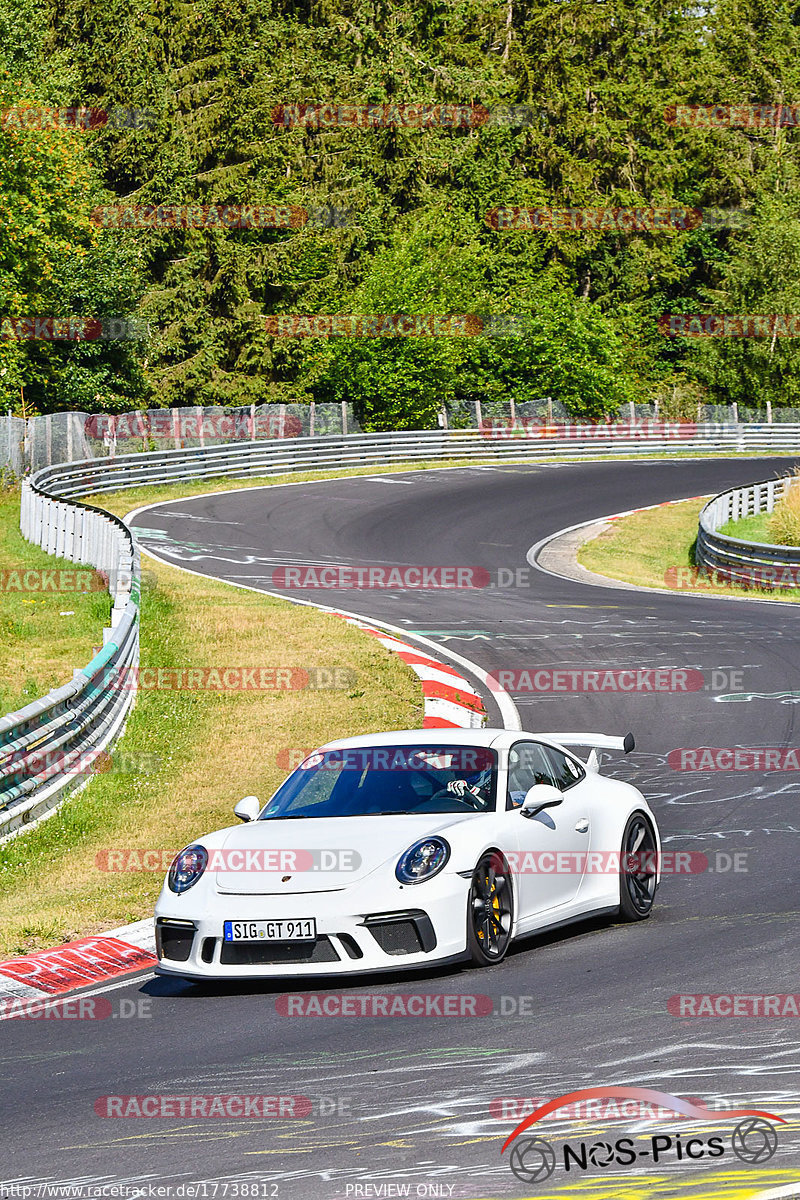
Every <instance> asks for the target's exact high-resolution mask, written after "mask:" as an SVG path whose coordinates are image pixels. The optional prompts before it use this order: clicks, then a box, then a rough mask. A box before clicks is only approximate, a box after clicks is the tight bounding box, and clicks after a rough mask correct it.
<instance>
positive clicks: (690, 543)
mask: <svg viewBox="0 0 800 1200" xmlns="http://www.w3.org/2000/svg"><path fill="white" fill-rule="evenodd" d="M705 503H706V501H705V499H702V500H686V501H683V502H682V503H680V504H670V505H665V506H660V507H658V508H652V509H647V510H645V511H644V512H638V513H632V514H631V515H630V516H628V517H620V518H619V520H617V521H615V522H614V523H613V525H612V526H611V528H610V529H609V530H607V531H606V532H604V533H601V534H600V535H599V536H598V537H596V538H592V540H591V541H589V542H585V543H584V545H583V546H582V547H581V548H580V550H579V551H578V562H579V563H580V564H581V565H582V566H584V567H586V568H587V570H589V571H596V572H597V574H598V575H607V576H608V577H609V578H611V579H620V580H622V581H623V582H624V583H634V584H637V585H638V586H639V587H657V588H668V589H670V590H673V591H676V592H679V593H680V594H682V595H697V596H746V597H749V598H750V599H754V598H755V599H759V600H765V599H768V600H791V601H797V600H800V589H797V588H792V589H789V590H786V591H783V590H781V591H780V592H779V593H776V592H772V591H766V590H764V589H761V588H740V587H730V586H728V585H726V584H722V583H719V584H715V583H714V582H713V581H712V580H710V579H704V578H702V577H698V576H697V572H696V569H695V565H694V549H695V543H696V541H697V522H698V518H699V516H700V510H701V508H702V507H703V505H704V504H705ZM737 524H743V522H738V523H737Z"/></svg>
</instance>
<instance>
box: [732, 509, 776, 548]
mask: <svg viewBox="0 0 800 1200" xmlns="http://www.w3.org/2000/svg"><path fill="white" fill-rule="evenodd" d="M771 520H772V513H757V514H756V515H755V516H754V517H742V518H741V519H740V520H739V521H726V523H725V524H724V525H722V526H721V527H720V528H719V530H718V532H719V533H722V534H725V535H726V536H727V537H734V538H741V539H742V540H743V541H745V542H766V543H767V544H769V545H775V541H774V535H773V533H772V530H771V529H770V522H771Z"/></svg>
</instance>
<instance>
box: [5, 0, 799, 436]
mask: <svg viewBox="0 0 800 1200" xmlns="http://www.w3.org/2000/svg"><path fill="white" fill-rule="evenodd" d="M799 42H800V19H799V18H798V10H797V8H796V6H794V5H792V4H788V3H786V2H785V0H772V2H771V3H769V4H767V3H766V2H765V0H719V2H718V3H715V4H713V5H704V4H700V5H698V4H697V3H694V2H693V3H689V2H685V3H683V2H681V0H603V2H599V0H527V2H526V3H525V4H522V3H520V0H502V2H501V0H420V3H418V4H416V5H413V6H408V7H404V6H399V5H397V4H395V3H390V2H389V0H302V2H296V0H291V2H290V0H216V2H215V0H193V2H188V3H185V2H183V0H180V2H179V0H105V2H104V3H103V4H102V5H98V4H95V3H89V0H60V2H59V3H58V4H56V2H55V0H0V108H8V107H11V106H13V105H21V104H45V105H58V106H60V107H65V106H70V105H86V106H92V107H97V108H102V109H106V110H109V111H110V110H113V109H115V108H116V107H118V106H126V107H129V108H139V109H147V110H149V111H150V113H151V114H152V119H151V120H149V121H147V122H145V124H144V126H143V127H140V128H122V129H119V128H108V127H107V128H101V129H96V130H83V131H82V130H70V129H67V130H58V131H53V130H50V131H47V130H36V129H25V130H20V129H15V128H5V129H0V320H2V318H3V317H6V316H11V317H19V316H25V315H36V314H41V315H54V316H60V315H65V314H77V315H84V316H92V317H102V316H104V315H108V316H112V315H113V316H126V315H130V314H136V315H137V316H139V317H142V318H143V319H145V320H147V321H148V322H149V323H150V329H151V336H150V337H149V338H148V339H147V340H144V341H100V342H83V343H81V342H78V343H74V342H73V343H68V342H32V341H28V342H22V341H14V340H9V339H5V340H2V339H0V403H2V404H3V405H4V406H5V407H8V406H11V407H13V408H14V409H15V410H17V411H19V408H20V405H21V402H22V397H23V396H24V399H25V400H26V402H27V404H28V406H29V411H30V407H31V406H32V407H33V408H34V409H36V410H38V411H42V412H46V411H53V410H56V409H67V408H71V409H75V408H81V409H90V410H97V409H109V410H119V409H122V408H132V407H137V406H139V407H141V406H143V405H149V406H158V405H169V404H184V405H191V404H249V403H251V402H253V401H258V402H264V401H269V400H287V401H288V400H308V399H314V398H316V399H318V400H348V401H352V402H354V403H355V404H356V406H357V410H358V412H359V413H360V415H361V417H362V420H363V421H364V423H365V426H366V427H369V428H384V427H396V426H400V427H412V428H413V427H417V428H418V427H421V426H425V425H428V426H430V425H434V424H435V421H436V412H437V409H438V408H439V407H440V405H441V403H442V402H443V401H447V402H450V403H452V404H454V405H457V404H458V403H459V402H460V401H464V400H469V399H480V400H494V399H507V398H509V397H512V398H514V399H515V400H516V401H518V402H519V401H523V400H527V399H537V398H539V397H542V396H544V395H552V396H553V397H554V398H558V399H559V400H561V401H562V402H563V403H564V404H565V405H566V406H567V408H568V409H569V411H570V412H572V413H573V414H574V415H576V416H580V417H590V418H598V417H602V415H603V414H604V413H609V412H611V413H613V412H616V411H617V409H618V407H619V405H620V404H621V403H622V402H624V401H626V400H636V401H647V400H652V399H653V398H655V397H659V398H662V401H663V400H664V399H669V400H671V402H672V404H673V406H677V408H678V409H679V408H680V404H681V400H682V399H683V400H684V401H685V402H686V403H687V404H688V405H689V408H690V409H691V406H692V405H693V404H696V403H697V400H698V399H703V398H707V399H708V400H710V401H718V402H721V403H727V402H729V401H732V400H736V401H738V402H739V403H741V404H759V403H763V400H764V399H771V400H772V401H773V402H774V403H776V404H780V403H794V404H798V403H800V354H799V353H798V350H797V349H796V348H795V347H796V343H795V342H794V341H793V340H791V339H787V338H779V339H769V338H767V339H747V340H739V341H733V340H730V339H715V340H710V341H706V342H702V343H698V342H697V341H695V340H693V339H667V338H665V337H663V336H662V335H661V334H660V333H659V331H658V318H659V316H660V315H661V314H662V313H665V312H666V313H670V312H675V313H680V312H729V313H741V312H749V313H769V312H794V313H800V273H799V272H798V271H797V270H795V269H794V268H795V266H800V213H799V212H798V199H797V188H796V180H797V175H798V166H799V165H800V160H799V158H798V149H797V144H798V143H797V138H798V134H797V132H796V130H795V128H794V127H793V126H788V127H786V128H779V129H777V130H775V129H769V128H717V129H703V128H685V127H674V126H671V125H670V124H668V122H667V121H666V120H665V110H666V109H667V107H668V106H670V105H676V104H689V105H693V104H694V105H697V104H699V105H702V104H715V103H739V104H742V103H751V104H756V103H765V104H767V103H771V104H776V103H784V104H792V103H794V102H795V101H797V100H798V99H800V95H799V93H800V89H799V88H798V82H799V81H800V56H799V55H798V43H799ZM389 101H390V102H393V103H397V104H400V103H413V102H421V103H427V104H435V103H456V104H462V105H470V104H483V105H485V106H486V107H487V108H489V109H493V108H497V107H499V106H502V105H527V106H530V109H531V111H532V114H533V119H532V121H531V122H530V123H529V124H526V125H525V124H523V125H515V126H510V127H508V126H505V127H504V126H502V125H491V124H490V125H486V126H484V127H480V128H458V129H451V130H443V129H440V130H436V129H413V128H412V129H409V128H379V129H371V130H370V129H354V128H336V127H334V128H326V129H308V128H276V127H275V126H274V124H273V110H274V109H275V108H276V106H278V105H281V104H293V103H301V104H303V103H305V104H319V103H333V104H356V105H364V104H368V103H385V102H389ZM120 201H125V202H128V203H133V204H148V203H158V204H205V205H228V204H242V203H247V204H264V205H274V204H279V203H280V204H293V205H300V206H309V205H312V204H331V205H336V206H339V207H340V208H347V209H349V210H352V213H353V216H352V219H351V220H350V221H349V222H348V223H347V224H345V225H343V226H341V227H334V228H310V227H308V226H306V227H302V228H294V229H280V228H276V229H269V228H261V229H258V228H251V229H224V228H220V229H180V228H178V229H159V230H145V229H136V228H131V229H102V228H99V227H97V226H96V225H92V224H91V222H90V219H89V214H90V212H91V209H92V207H93V206H95V205H98V204H114V203H118V202H120ZM501 205H526V206H531V207H533V206H549V207H553V208H564V207H567V206H588V207H601V206H614V207H627V206H636V207H644V206H648V205H686V206H690V207H699V208H706V207H708V206H720V207H723V208H742V207H745V208H751V209H753V211H754V221H753V223H752V225H751V226H750V227H749V228H745V229H729V228H720V229H709V228H702V227H701V228H699V229H694V230H689V231H681V230H674V229H670V230H664V231H659V232H639V233H636V234H624V233H621V232H609V231H607V230H603V231H600V230H596V231H589V230H551V231H538V232H514V231H497V230H496V229H493V228H491V227H490V226H489V224H487V222H486V220H485V216H486V213H487V211H488V210H490V209H492V208H496V207H498V206H501ZM397 312H404V313H427V314H430V313H435V314H448V313H479V314H481V313H496V314H499V313H516V314H526V315H527V316H528V317H529V322H528V327H527V332H526V334H525V336H523V337H503V338H500V337H496V338H487V337H479V338H413V339H412V338H391V339H390V338H376V339H372V338H358V339H355V338H353V339H350V338H348V339H344V338H338V339H330V340H325V339H305V340H296V339H292V340H288V339H281V338H275V337H272V336H269V335H268V334H267V332H266V329H265V324H264V318H265V316H267V315H269V314H281V313H367V314H369V313H397Z"/></svg>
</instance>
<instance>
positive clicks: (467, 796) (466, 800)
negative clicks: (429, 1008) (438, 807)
mask: <svg viewBox="0 0 800 1200" xmlns="http://www.w3.org/2000/svg"><path fill="white" fill-rule="evenodd" d="M439 800H451V801H454V802H455V803H456V804H466V806H467V808H472V809H474V810H475V812H485V811H486V809H487V807H488V804H489V802H488V800H484V799H483V798H482V797H480V796H475V795H473V793H472V792H465V793H464V795H463V796H456V794H455V793H454V792H448V790H447V788H446V787H444V788H441V789H440V790H439V791H438V792H436V793H435V794H434V795H433V796H431V798H430V800H428V802H427V803H428V804H435V803H436V802H437V801H439ZM455 811H456V812H458V809H456V810H455Z"/></svg>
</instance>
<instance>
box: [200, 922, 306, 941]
mask: <svg viewBox="0 0 800 1200" xmlns="http://www.w3.org/2000/svg"><path fill="white" fill-rule="evenodd" d="M316 936H317V922H316V921H312V920H308V919H306V918H304V919H303V920H297V921H225V922H224V923H223V926H222V937H223V940H224V941H226V942H313V940H314V939H315V938H316Z"/></svg>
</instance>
